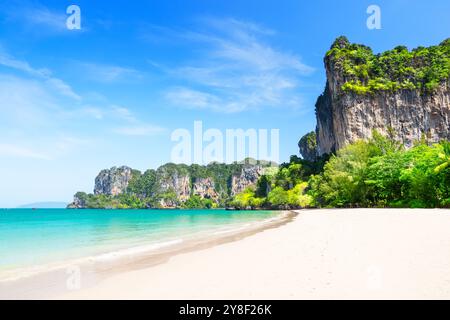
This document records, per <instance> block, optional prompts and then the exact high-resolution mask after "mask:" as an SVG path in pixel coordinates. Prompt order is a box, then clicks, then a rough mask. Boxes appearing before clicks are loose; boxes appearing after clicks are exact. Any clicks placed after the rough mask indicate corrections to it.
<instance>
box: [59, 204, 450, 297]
mask: <svg viewBox="0 0 450 320" xmlns="http://www.w3.org/2000/svg"><path fill="white" fill-rule="evenodd" d="M449 230H450V211H449V210H411V209H349V210H346V209H343V210H303V211H299V215H298V216H297V217H296V218H295V219H294V221H293V222H291V223H288V224H286V225H283V226H281V227H278V228H275V229H268V230H265V231H263V232H260V233H257V234H255V235H253V236H250V237H247V238H245V239H242V240H239V241H236V242H231V243H226V244H222V245H218V246H215V247H212V248H208V249H204V250H200V251H195V252H188V253H185V254H180V255H177V256H174V257H172V258H171V259H170V260H169V261H168V262H166V263H162V264H159V265H156V266H153V267H150V268H147V269H141V270H137V271H128V272H127V271H125V272H122V273H120V274H117V275H114V276H112V277H110V278H107V279H106V280H104V281H102V282H100V283H99V284H97V285H95V286H94V287H91V288H86V289H82V290H79V291H76V292H71V293H69V294H65V295H63V296H61V297H58V298H61V299H371V298H373V299H449V298H450V232H449Z"/></svg>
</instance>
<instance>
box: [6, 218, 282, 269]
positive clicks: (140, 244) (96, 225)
mask: <svg viewBox="0 0 450 320" xmlns="http://www.w3.org/2000/svg"><path fill="white" fill-rule="evenodd" d="M278 214H279V213H278V212H273V211H226V210H67V209H38V210H31V209H12V210H10V209H0V271H5V270H13V269H15V268H26V267H34V266H37V265H45V264H48V263H53V262H59V261H65V260H70V259H77V258H83V257H90V256H97V255H102V254H108V253H111V252H117V251H121V250H122V251H123V250H128V249H133V248H134V249H136V250H138V249H139V248H146V250H147V249H149V248H152V247H154V248H158V247H161V246H165V245H170V244H173V243H177V242H181V241H183V240H184V239H187V238H189V237H193V236H200V235H208V234H214V233H221V232H227V230H233V229H237V228H241V227H244V226H248V225H251V224H253V223H256V222H262V221H264V220H266V219H271V218H274V217H275V216H277V215H278Z"/></svg>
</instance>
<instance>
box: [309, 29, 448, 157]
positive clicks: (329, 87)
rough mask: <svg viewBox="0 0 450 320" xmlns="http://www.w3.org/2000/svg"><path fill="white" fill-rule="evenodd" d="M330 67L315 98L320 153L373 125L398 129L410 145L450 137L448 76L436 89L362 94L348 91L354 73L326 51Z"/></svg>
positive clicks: (361, 134) (368, 133) (365, 134)
mask: <svg viewBox="0 0 450 320" xmlns="http://www.w3.org/2000/svg"><path fill="white" fill-rule="evenodd" d="M334 46H340V48H345V46H350V44H349V43H348V41H347V40H346V39H345V38H340V40H339V41H337V42H335V44H334ZM332 48H333V47H332ZM325 69H326V76H327V83H326V87H325V91H324V93H323V94H322V95H321V96H320V97H319V98H318V100H317V103H316V117H317V129H316V134H317V153H318V155H323V154H327V153H332V152H334V151H337V150H339V149H341V148H342V147H343V146H345V145H347V144H349V143H352V142H354V141H356V140H358V139H367V138H369V137H371V134H372V132H373V130H377V131H378V132H380V133H381V134H384V135H387V134H392V133H393V134H394V137H395V138H396V139H397V140H399V141H402V142H403V143H404V144H405V146H406V147H410V146H412V145H413V143H414V141H417V140H419V139H421V137H422V136H426V137H427V139H428V141H429V142H430V143H433V142H438V141H440V140H443V139H447V140H448V139H450V86H449V83H450V82H449V81H444V82H442V83H440V85H439V86H438V87H437V88H435V89H434V90H433V91H432V92H424V91H423V90H418V89H398V90H389V91H387V90H379V91H376V92H372V93H370V94H357V93H355V92H348V91H344V90H343V86H344V84H345V83H346V82H348V81H349V78H348V76H347V75H346V74H345V70H344V67H343V64H342V63H341V62H340V61H336V59H333V58H332V57H331V56H328V55H327V57H326V58H325Z"/></svg>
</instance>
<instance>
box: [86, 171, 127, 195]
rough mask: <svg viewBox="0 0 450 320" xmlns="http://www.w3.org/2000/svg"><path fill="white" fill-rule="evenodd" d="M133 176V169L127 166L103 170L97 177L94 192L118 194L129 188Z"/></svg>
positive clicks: (97, 193)
mask: <svg viewBox="0 0 450 320" xmlns="http://www.w3.org/2000/svg"><path fill="white" fill-rule="evenodd" d="M132 176H133V172H132V169H131V168H129V167H126V166H123V167H120V168H116V167H113V168H111V169H105V170H102V171H101V172H100V173H99V174H98V176H97V177H96V178H95V187H94V194H96V195H99V194H104V195H112V196H117V195H119V194H121V193H123V192H124V191H125V190H126V189H127V187H128V183H129V182H130V180H131V178H132Z"/></svg>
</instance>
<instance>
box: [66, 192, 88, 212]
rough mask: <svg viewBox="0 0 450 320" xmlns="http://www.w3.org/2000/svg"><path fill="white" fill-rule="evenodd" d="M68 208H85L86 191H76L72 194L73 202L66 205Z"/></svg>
mask: <svg viewBox="0 0 450 320" xmlns="http://www.w3.org/2000/svg"><path fill="white" fill-rule="evenodd" d="M67 208H68V209H83V208H86V193H84V192H78V193H76V194H75V195H74V196H73V202H72V203H70V204H69V205H68V206H67Z"/></svg>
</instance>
